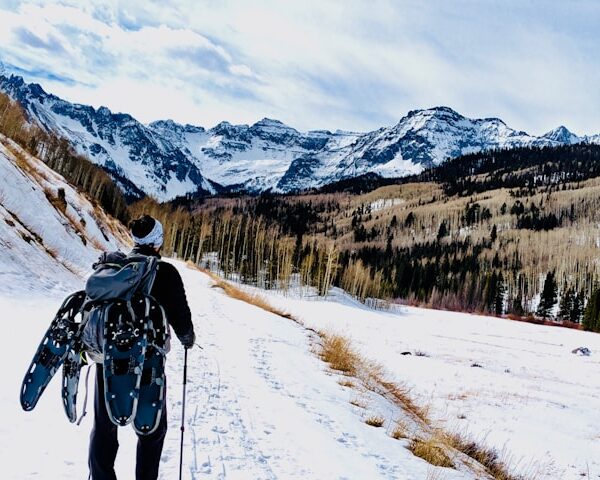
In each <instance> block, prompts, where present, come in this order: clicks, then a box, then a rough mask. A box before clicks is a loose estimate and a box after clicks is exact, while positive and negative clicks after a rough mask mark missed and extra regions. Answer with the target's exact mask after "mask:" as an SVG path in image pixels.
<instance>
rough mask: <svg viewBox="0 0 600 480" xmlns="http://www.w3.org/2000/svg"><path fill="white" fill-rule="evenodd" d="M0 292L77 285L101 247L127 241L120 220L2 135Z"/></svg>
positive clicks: (25, 291)
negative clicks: (111, 216)
mask: <svg viewBox="0 0 600 480" xmlns="http://www.w3.org/2000/svg"><path fill="white" fill-rule="evenodd" d="M0 178H1V179H2V181H1V182H0V246H1V248H0V292H3V293H7V294H10V295H19V296H20V295H27V294H28V293H27V292H28V291H47V292H51V291H54V290H57V289H58V290H61V289H64V288H67V287H68V288H70V289H74V288H75V287H76V286H77V287H78V288H81V285H80V275H81V274H82V273H84V272H86V271H88V270H89V269H90V268H91V265H92V263H93V262H94V261H95V260H96V259H97V256H98V255H99V253H100V251H103V250H110V249H117V248H119V247H120V246H122V245H124V244H126V243H127V242H128V235H127V233H126V232H125V230H124V228H123V227H122V226H121V224H120V223H119V222H117V221H116V220H114V219H112V218H110V217H109V216H108V215H106V214H105V213H104V212H103V211H102V209H101V208H98V207H96V206H94V205H93V204H92V203H91V202H90V201H89V200H88V199H87V198H85V197H84V196H83V195H81V194H80V193H79V192H77V191H76V190H75V189H74V188H73V187H72V186H71V185H69V184H68V183H67V182H66V181H65V180H64V178H63V177H61V176H60V175H58V174H57V173H56V172H54V171H53V170H51V169H49V168H48V167H47V166H46V165H45V164H44V163H43V162H42V161H40V160H38V159H37V158H35V157H32V156H30V155H29V154H27V153H26V152H25V151H23V150H22V149H21V148H20V147H19V146H17V145H16V144H15V143H14V142H12V141H11V140H9V139H7V138H6V137H4V136H1V135H0Z"/></svg>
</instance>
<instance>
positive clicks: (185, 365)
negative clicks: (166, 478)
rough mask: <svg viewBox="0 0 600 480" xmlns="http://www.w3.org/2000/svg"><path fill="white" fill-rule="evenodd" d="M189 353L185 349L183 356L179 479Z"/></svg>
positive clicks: (180, 461)
mask: <svg viewBox="0 0 600 480" xmlns="http://www.w3.org/2000/svg"><path fill="white" fill-rule="evenodd" d="M187 355H188V349H187V348H186V349H184V357H183V402H182V405H181V445H180V447H179V480H181V478H182V477H181V474H182V470H183V434H184V432H185V388H186V383H187V358H188V357H187Z"/></svg>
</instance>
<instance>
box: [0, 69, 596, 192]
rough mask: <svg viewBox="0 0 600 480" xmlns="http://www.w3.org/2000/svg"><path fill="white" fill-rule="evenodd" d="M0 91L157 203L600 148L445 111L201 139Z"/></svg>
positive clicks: (182, 129) (263, 127) (15, 86)
mask: <svg viewBox="0 0 600 480" xmlns="http://www.w3.org/2000/svg"><path fill="white" fill-rule="evenodd" d="M0 91H4V92H5V93H7V94H9V95H10V96H11V97H12V98H14V99H16V100H18V101H19V102H20V103H21V104H22V105H23V107H24V108H25V110H26V111H27V112H28V114H29V115H30V117H31V118H32V119H33V120H36V121H37V122H39V123H40V124H41V125H43V126H44V127H45V128H47V129H49V130H52V131H54V132H56V133H58V134H59V135H61V136H64V137H65V138H67V139H68V140H69V141H70V143H71V144H73V145H74V146H75V148H76V149H77V150H78V151H79V152H80V153H83V154H85V155H87V156H89V157H90V158H91V159H92V160H93V161H94V162H95V163H97V164H99V165H101V166H103V167H104V168H105V169H106V170H107V171H108V172H110V173H111V174H112V175H113V177H114V178H115V179H116V180H117V181H118V182H119V183H120V185H121V186H122V187H123V189H124V190H125V191H126V192H127V193H128V194H130V195H132V196H139V195H141V194H142V193H146V194H150V195H153V196H155V197H156V198H158V199H160V200H167V199H171V198H174V197H176V196H178V195H183V194H186V193H192V194H205V193H214V192H217V191H222V190H223V189H225V190H232V189H233V190H236V189H243V190H247V191H254V192H259V191H265V190H274V191H279V192H289V191H297V190H302V189H306V188H312V187H320V186H323V185H326V184H328V183H331V182H335V181H339V180H342V179H346V178H352V177H355V176H357V175H362V174H366V173H371V172H372V173H376V174H378V175H380V176H383V177H400V176H405V175H408V174H413V173H419V172H420V171H422V170H423V169H424V168H428V167H432V166H435V165H439V164H440V163H442V162H443V161H445V160H446V159H448V158H453V157H456V156H459V155H463V154H466V153H473V152H477V151H480V150H487V149H495V148H513V147H517V146H532V145H534V146H556V145H562V144H573V143H580V142H590V143H600V135H596V136H592V137H578V136H576V135H574V134H572V133H571V132H569V131H568V130H567V129H566V128H565V127H559V128H557V129H555V130H553V131H551V132H548V133H547V134H545V135H543V136H541V137H536V136H533V135H529V134H527V133H525V132H521V131H516V130H513V129H511V128H510V127H508V126H507V125H506V124H505V123H504V122H503V121H502V120H500V119H498V118H485V119H469V118H466V117H464V116H462V115H460V114H459V113H457V112H455V111H454V110H452V109H450V108H448V107H436V108H430V109H426V110H414V111H411V112H409V113H408V114H407V115H406V116H405V117H403V118H402V119H401V120H400V121H399V122H398V123H397V124H396V125H394V126H391V127H384V128H380V129H378V130H375V131H373V132H367V133H355V132H342V131H336V132H330V131H309V132H307V133H302V132H299V131H297V130H295V129H294V128H291V127H289V126H287V125H284V124H283V123H281V122H279V121H277V120H272V119H267V118H265V119H263V120H261V121H259V122H257V123H255V124H254V125H250V126H249V125H232V124H230V123H228V122H222V123H220V124H218V125H217V126H215V127H213V128H211V129H208V130H207V129H205V128H203V127H199V126H194V125H180V124H178V123H176V122H173V121H172V120H161V121H156V122H153V123H151V124H149V125H143V124H141V123H140V122H138V121H137V120H135V119H134V118H133V117H131V116H130V115H127V114H121V113H118V114H115V113H112V112H111V111H110V110H108V109H107V108H105V107H100V108H98V109H94V108H92V107H90V106H85V105H78V104H71V103H69V102H66V101H64V100H61V99H60V98H58V97H56V96H54V95H50V94H48V93H46V92H45V91H44V90H43V89H42V88H41V87H40V86H39V85H37V84H28V83H26V82H24V80H23V79H22V78H21V77H17V76H11V77H3V76H0Z"/></svg>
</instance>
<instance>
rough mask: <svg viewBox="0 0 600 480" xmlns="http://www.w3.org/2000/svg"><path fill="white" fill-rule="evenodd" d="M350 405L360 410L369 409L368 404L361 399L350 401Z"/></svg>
mask: <svg viewBox="0 0 600 480" xmlns="http://www.w3.org/2000/svg"><path fill="white" fill-rule="evenodd" d="M350 405H354V406H355V407H358V408H367V404H366V403H365V402H363V401H362V400H361V399H360V398H352V399H350Z"/></svg>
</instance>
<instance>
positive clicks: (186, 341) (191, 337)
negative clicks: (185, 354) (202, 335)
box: [179, 330, 196, 348]
mask: <svg viewBox="0 0 600 480" xmlns="http://www.w3.org/2000/svg"><path fill="white" fill-rule="evenodd" d="M179 341H180V342H181V344H182V345H183V347H184V348H192V347H193V346H194V343H196V334H195V333H194V331H193V330H192V331H191V332H188V333H186V334H185V335H181V337H179Z"/></svg>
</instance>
